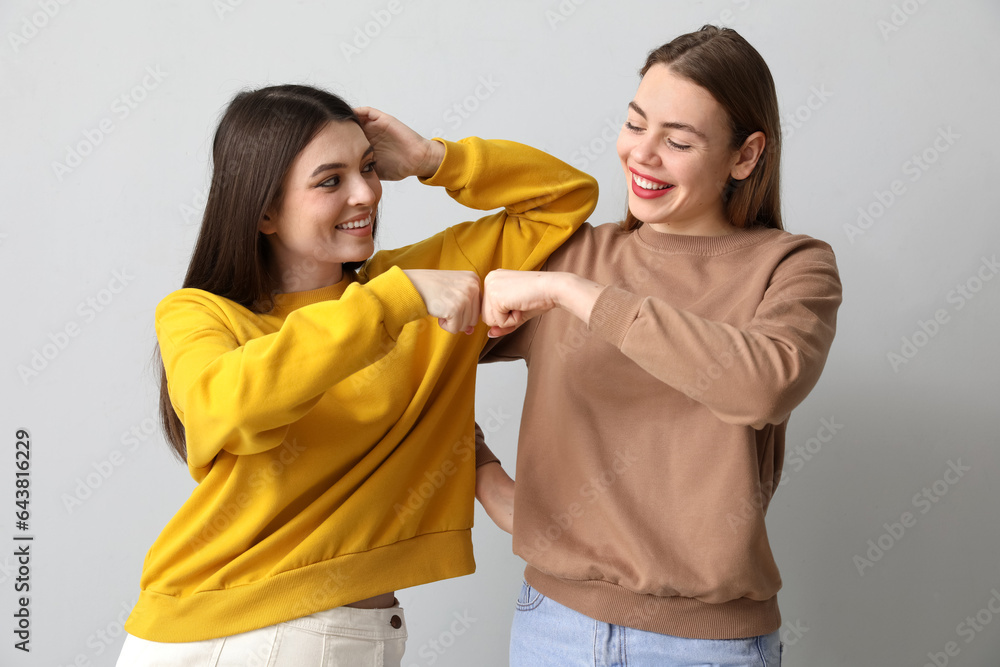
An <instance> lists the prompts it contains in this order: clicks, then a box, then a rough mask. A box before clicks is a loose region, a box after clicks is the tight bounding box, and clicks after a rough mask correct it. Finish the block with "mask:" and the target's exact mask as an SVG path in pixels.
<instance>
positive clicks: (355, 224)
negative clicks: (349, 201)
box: [337, 215, 372, 229]
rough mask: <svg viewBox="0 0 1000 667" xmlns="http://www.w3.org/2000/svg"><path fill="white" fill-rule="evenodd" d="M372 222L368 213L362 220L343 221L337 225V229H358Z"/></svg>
mask: <svg viewBox="0 0 1000 667" xmlns="http://www.w3.org/2000/svg"><path fill="white" fill-rule="evenodd" d="M370 224H372V217H371V216H370V215H369V216H368V217H367V218H365V219H364V220H358V221H357V222H345V223H343V224H341V225H337V229H360V228H361V227H367V226H368V225H370Z"/></svg>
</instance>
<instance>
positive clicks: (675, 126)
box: [628, 101, 708, 140]
mask: <svg viewBox="0 0 1000 667" xmlns="http://www.w3.org/2000/svg"><path fill="white" fill-rule="evenodd" d="M628 106H629V108H630V109H632V110H633V111H635V112H636V113H637V114H639V115H640V116H642V117H643V118H646V112H645V111H643V110H642V107H640V106H639V105H638V104H636V103H635V101H632V102H629V103H628ZM660 125H661V126H662V127H667V128H671V129H674V130H683V131H685V132H690V133H691V134H694V135H696V136H699V137H701V138H702V139H705V140H707V139H708V137H706V136H705V133H704V132H701V131H699V130H698V128H696V127H695V126H694V125H688V124H687V123H676V122H669V121H668V122H666V123H660Z"/></svg>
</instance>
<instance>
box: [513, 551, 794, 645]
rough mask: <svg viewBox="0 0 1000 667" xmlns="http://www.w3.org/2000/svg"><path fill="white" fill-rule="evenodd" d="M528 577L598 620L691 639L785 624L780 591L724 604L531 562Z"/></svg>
mask: <svg viewBox="0 0 1000 667" xmlns="http://www.w3.org/2000/svg"><path fill="white" fill-rule="evenodd" d="M524 580H525V581H526V582H527V583H528V584H529V585H530V586H531V587H533V588H534V589H536V590H537V591H539V592H540V593H541V594H542V595H545V596H547V597H549V598H551V599H553V600H555V601H556V602H558V603H559V604H561V605H563V606H566V607H569V608H570V609H573V610H575V611H578V612H580V613H581V614H584V615H586V616H589V617H591V618H593V619H596V620H598V621H602V622H604V623H613V624H615V625H621V626H624V627H628V628H635V629H637V630H645V631H647V632H657V633H660V634H666V635H673V636H675V637H684V638H688V639H743V638H747V637H757V636H759V635H767V634H770V633H772V632H774V631H775V630H777V629H778V628H780V627H781V613H780V612H779V610H778V597H777V595H775V596H773V597H771V598H769V599H767V600H751V599H749V598H739V599H736V600H730V601H728V602H722V603H708V602H701V601H700V600H696V599H694V598H685V597H680V596H675V597H660V596H657V595H648V594H643V593H635V592H633V591H630V590H628V589H626V588H623V587H622V586H619V585H617V584H613V583H611V582H608V581H598V580H585V581H572V580H567V579H561V578H559V577H556V576H553V575H550V574H546V573H544V572H542V571H541V570H538V569H536V568H534V567H532V566H531V565H528V567H527V568H525V571H524Z"/></svg>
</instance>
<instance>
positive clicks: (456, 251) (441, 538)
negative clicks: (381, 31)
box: [118, 85, 597, 666]
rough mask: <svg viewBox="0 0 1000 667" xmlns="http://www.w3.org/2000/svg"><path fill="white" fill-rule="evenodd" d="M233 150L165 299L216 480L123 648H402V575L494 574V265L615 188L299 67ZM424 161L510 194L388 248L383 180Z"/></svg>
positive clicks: (176, 392)
mask: <svg viewBox="0 0 1000 667" xmlns="http://www.w3.org/2000/svg"><path fill="white" fill-rule="evenodd" d="M213 160H214V171H213V175H212V183H211V187H210V191H209V197H208V201H207V204H206V209H205V215H204V219H203V223H202V228H201V233H200V236H199V238H198V241H197V243H196V246H195V250H194V254H193V257H192V260H191V263H190V266H189V268H188V273H187V276H186V277H185V280H184V285H183V289H180V290H178V291H176V292H174V293H172V294H170V295H168V296H167V297H166V298H164V299H163V300H162V301H161V302H160V304H159V305H158V306H157V308H156V315H155V323H156V335H157V340H158V344H159V354H160V356H161V357H162V362H163V370H164V373H163V378H162V385H161V413H162V417H163V421H164V425H165V428H166V431H167V434H168V438H169V440H170V442H171V444H172V445H173V446H174V447H175V449H176V450H177V452H178V453H179V454H180V455H181V456H183V458H184V460H185V461H186V463H187V466H188V470H189V471H190V474H191V476H192V477H193V478H194V479H195V480H196V481H197V482H198V484H197V486H196V487H195V489H194V491H193V492H192V494H191V496H190V498H189V499H188V500H187V501H186V502H185V503H184V505H183V506H182V507H181V508H180V510H179V511H178V512H177V513H176V515H175V516H174V517H173V518H172V519H171V520H170V522H169V523H168V524H167V525H166V527H165V528H164V529H163V531H162V532H161V533H160V535H159V537H158V538H157V539H156V541H155V542H154V544H153V545H152V547H151V548H150V550H149V552H148V553H147V555H146V559H145V562H144V565H143V572H142V578H141V582H140V587H141V594H140V597H139V601H138V603H137V604H136V606H135V608H134V609H133V611H132V614H131V615H130V617H129V619H128V622H127V624H126V626H125V628H126V630H127V631H128V633H129V636H128V638H127V640H126V643H125V646H124V648H123V651H122V654H121V657H120V658H119V663H118V664H119V665H130V666H131V665H151V664H198V665H228V664H234V665H236V664H238V665H248V664H255V663H258V662H259V664H267V665H286V664H287V665H320V664H328V663H327V662H324V661H330V660H334V659H336V660H338V662H337V664H385V665H393V664H396V665H398V664H399V661H400V659H401V656H402V652H403V644H404V641H405V637H406V627H405V623H404V621H403V615H402V610H401V609H400V608H399V606H398V603H397V602H396V601H395V598H394V595H393V593H394V591H396V590H398V589H400V588H406V587H408V586H416V585H420V584H424V583H428V582H431V581H436V580H439V579H444V578H448V577H455V576H459V575H464V574H469V573H471V572H472V571H473V570H474V562H473V557H472V544H471V527H472V520H473V494H474V486H475V472H474V465H475V439H474V436H473V428H474V421H473V409H474V383H475V375H476V362H477V359H478V356H479V353H480V351H481V349H482V347H483V345H484V343H485V342H486V339H487V336H486V327H485V326H483V325H482V324H481V323H479V322H478V318H479V281H480V280H481V278H482V277H483V276H485V275H486V274H487V273H488V272H489V271H491V270H493V269H497V268H511V269H534V268H538V267H540V266H541V264H542V263H543V262H544V261H545V259H546V258H547V257H548V255H549V254H550V253H551V252H552V251H553V250H555V249H556V248H557V247H558V246H559V245H560V244H561V243H563V242H564V241H565V240H566V239H568V238H569V237H570V235H572V233H573V231H574V230H576V229H577V228H578V227H579V226H580V224H582V222H583V221H584V220H585V219H586V217H587V216H588V215H589V214H590V213H591V211H592V210H593V208H594V205H595V203H596V198H597V186H596V183H595V182H594V180H593V179H592V178H590V177H589V176H587V175H586V174H583V173H581V172H579V171H577V170H575V169H572V168H571V167H569V166H567V165H566V164H564V163H562V162H560V161H558V160H556V159H555V158H552V157H551V156H548V155H546V154H544V153H541V152H540V151H536V150H534V149H531V148H529V147H526V146H523V145H519V144H514V143H512V142H504V141H483V140H480V139H475V138H470V139H465V140H462V141H460V142H457V143H453V142H448V141H443V140H433V141H430V140H426V139H424V138H423V137H420V136H419V135H417V134H416V133H415V132H413V131H412V130H410V129H409V128H407V127H405V126H404V125H402V124H401V123H399V122H398V121H396V120H395V119H393V118H392V117H390V116H387V115H385V114H382V113H381V112H379V111H376V110H374V109H368V108H362V109H358V110H356V111H353V110H352V109H351V108H350V107H349V106H347V105H346V104H345V103H344V102H343V101H342V100H340V99H339V98H337V97H336V96H334V95H331V94H329V93H327V92H324V91H321V90H317V89H315V88H311V87H306V86H291V85H289V86H275V87H269V88H263V89H260V90H256V91H251V92H243V93H240V94H238V95H237V96H236V97H235V98H234V100H233V101H232V102H231V103H230V105H229V107H228V108H227V110H226V112H225V113H224V115H223V118H222V120H221V122H220V124H219V128H218V130H217V132H216V136H215V140H214V145H213ZM408 176H417V177H419V178H420V179H421V182H423V183H426V184H428V185H437V186H443V187H444V188H446V189H447V191H448V194H449V195H451V196H452V197H453V198H455V199H456V200H457V201H458V202H460V203H462V204H464V205H466V206H469V207H471V208H475V209H480V210H490V209H495V208H501V207H502V208H503V210H502V211H500V212H496V213H493V214H490V215H487V216H485V217H482V218H480V219H478V220H475V221H471V222H465V223H462V224H459V225H456V226H454V227H450V228H448V229H446V230H444V231H443V232H441V233H439V234H437V235H435V236H433V237H431V238H429V239H427V240H425V241H422V242H420V243H417V244H414V245H411V246H408V247H406V248H402V249H399V250H393V251H383V252H379V253H377V254H375V255H374V256H371V253H372V251H373V241H372V236H373V231H374V228H375V227H376V220H377V215H376V213H377V207H378V202H379V198H380V196H381V187H380V184H379V178H380V177H382V178H387V179H393V180H395V179H401V178H406V177H408ZM366 260H367V261H366ZM428 316H431V317H437V318H438V323H435V322H433V320H432V319H431V318H430V317H428ZM439 325H440V326H439ZM463 332H464V333H463ZM371 660H375V661H377V662H370V661H371ZM365 661H369V662H365Z"/></svg>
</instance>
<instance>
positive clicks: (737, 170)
mask: <svg viewBox="0 0 1000 667" xmlns="http://www.w3.org/2000/svg"><path fill="white" fill-rule="evenodd" d="M766 143H767V140H766V138H765V137H764V133H763V132H754V133H753V134H751V135H750V136H749V137H747V138H746V141H744V142H743V145H742V146H740V149H739V152H738V153H737V156H736V162H735V163H733V166H732V169H730V171H729V175H730V176H732V177H733V178H734V179H736V180H737V181H742V180H743V179H744V178H747V177H748V176H750V174H752V173H753V169H754V167H756V166H757V161H758V160H760V156H761V155H763V154H764V145H765V144H766Z"/></svg>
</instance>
